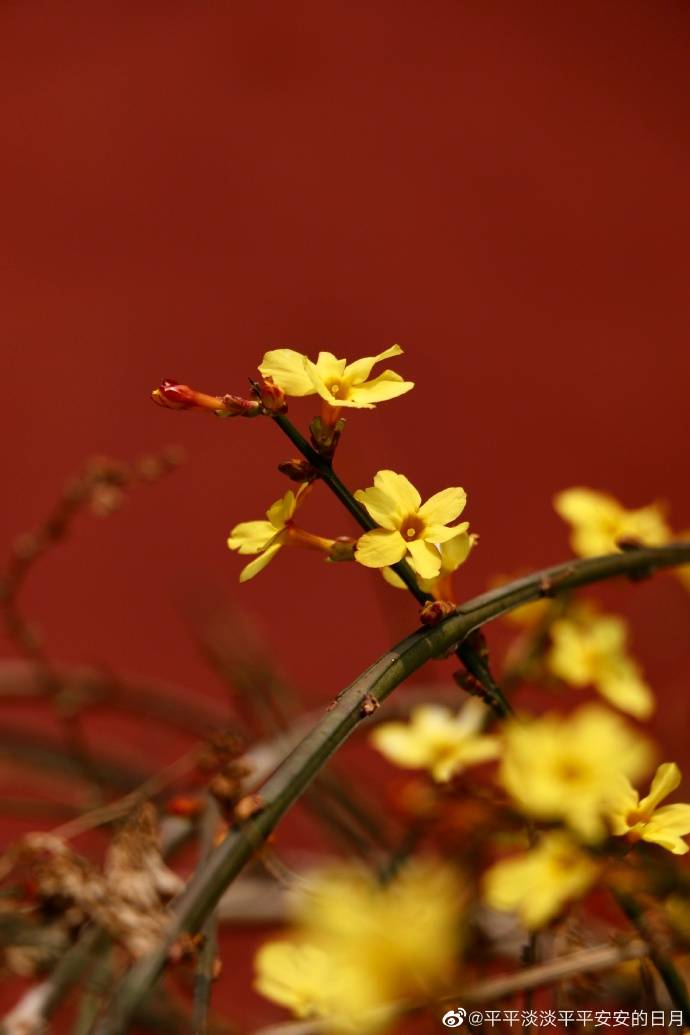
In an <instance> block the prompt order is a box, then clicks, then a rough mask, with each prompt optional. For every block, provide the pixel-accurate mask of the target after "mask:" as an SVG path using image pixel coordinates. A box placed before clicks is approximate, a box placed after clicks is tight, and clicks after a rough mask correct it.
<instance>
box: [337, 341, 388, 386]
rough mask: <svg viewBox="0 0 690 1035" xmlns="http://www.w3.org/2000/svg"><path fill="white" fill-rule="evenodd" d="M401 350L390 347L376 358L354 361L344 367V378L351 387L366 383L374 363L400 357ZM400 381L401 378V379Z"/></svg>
mask: <svg viewBox="0 0 690 1035" xmlns="http://www.w3.org/2000/svg"><path fill="white" fill-rule="evenodd" d="M402 354H403V350H402V349H401V348H400V346H399V345H391V347H390V348H389V349H385V350H384V351H383V352H379V354H378V356H364V357H363V359H356V360H355V361H354V362H353V363H349V364H348V365H347V366H346V367H345V373H344V376H345V378H346V379H347V381H348V382H349V383H350V384H351V385H359V384H361V383H362V381H366V379H367V378H368V377H369V374H370V373H371V368H372V367H373V366H374V364H375V363H380V362H381V361H382V360H384V359H392V358H393V357H394V356H402ZM401 380H402V378H401Z"/></svg>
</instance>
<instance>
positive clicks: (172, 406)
mask: <svg viewBox="0 0 690 1035" xmlns="http://www.w3.org/2000/svg"><path fill="white" fill-rule="evenodd" d="M151 398H152V399H153V401H154V402H155V403H158V405H159V406H165V407H167V409H169V410H189V409H191V408H192V407H193V406H196V405H197V403H196V392H195V391H193V389H191V388H190V387H189V385H183V384H180V382H179V381H175V380H174V379H172V378H166V379H165V381H161V383H160V385H159V386H158V388H154V390H153V391H152V392H151Z"/></svg>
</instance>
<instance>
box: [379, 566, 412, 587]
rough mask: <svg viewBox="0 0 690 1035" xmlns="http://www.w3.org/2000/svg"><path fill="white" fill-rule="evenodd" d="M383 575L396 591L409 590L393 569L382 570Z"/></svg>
mask: <svg viewBox="0 0 690 1035" xmlns="http://www.w3.org/2000/svg"><path fill="white" fill-rule="evenodd" d="M381 574H382V575H383V577H384V579H385V580H386V582H387V583H388V585H389V586H394V587H395V588H396V589H407V586H406V585H405V583H404V582H403V580H402V579H401V578H400V576H399V575H397V574H396V573H395V572H394V571H393V569H392V568H381Z"/></svg>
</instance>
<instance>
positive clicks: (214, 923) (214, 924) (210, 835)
mask: <svg viewBox="0 0 690 1035" xmlns="http://www.w3.org/2000/svg"><path fill="white" fill-rule="evenodd" d="M219 817H220V812H219V809H218V806H217V804H216V802H215V801H214V800H213V799H212V798H211V797H210V796H209V799H208V802H207V805H206V811H205V813H204V817H203V821H202V825H201V853H202V854H201V858H202V861H205V860H206V859H208V857H209V855H210V854H211V851H212V849H213V839H214V836H215V832H216V827H217V825H218V820H219ZM202 933H203V936H204V941H203V944H202V946H201V949H200V950H199V958H198V960H197V965H196V972H195V974H194V996H193V1001H192V1032H193V1035H207V1032H208V1011H209V1008H210V1006H211V991H212V988H213V982H214V979H215V977H216V971H215V968H216V953H217V950H218V909H217V908H216V909H214V910H213V912H212V913H210V914H209V916H208V917H207V919H206V921H205V922H204V925H203V927H202Z"/></svg>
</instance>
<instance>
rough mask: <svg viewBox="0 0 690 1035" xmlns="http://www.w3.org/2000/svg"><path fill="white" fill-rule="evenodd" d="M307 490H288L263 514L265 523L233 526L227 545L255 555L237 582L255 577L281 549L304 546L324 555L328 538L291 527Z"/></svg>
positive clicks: (329, 545) (328, 547) (244, 523)
mask: <svg viewBox="0 0 690 1035" xmlns="http://www.w3.org/2000/svg"><path fill="white" fill-rule="evenodd" d="M308 491H309V486H308V485H301V486H300V487H299V489H298V490H297V492H296V493H294V492H292V490H291V489H289V490H288V491H287V492H286V493H285V495H284V496H283V497H282V498H281V499H279V500H276V502H275V503H273V504H272V505H271V506H270V507H269V508H268V510H267V511H266V518H267V520H266V521H242V522H241V523H240V524H239V525H235V527H234V528H233V530H232V532H231V533H230V535H229V537H228V541H227V542H228V546H229V547H230V549H231V550H237V552H238V553H240V554H258V557H257V558H256V560H254V561H250V562H249V564H247V565H246V566H245V567H244V568H243V569H242V571H241V572H240V582H247V580H248V579H253V578H254V576H255V575H258V573H259V572H260V571H262V570H263V569H264V568H265V567H266V565H267V564H268V563H269V561H271V560H272V559H273V558H274V557H275V555H276V554H277V553H278V551H279V550H280V549H281V547H283V546H286V545H287V544H290V545H299V546H305V547H307V549H312V550H313V549H315V550H319V551H323V552H325V553H327V552H328V551H329V550H330V548H331V547H332V545H333V540H332V539H323V538H321V536H316V535H312V534H311V533H310V532H305V531H304V529H302V528H297V527H295V526H294V524H293V518H294V516H295V511H296V510H297V508H298V507H299V505H300V503H301V502H302V501H303V499H304V496H305V495H306V493H307V492H308Z"/></svg>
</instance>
